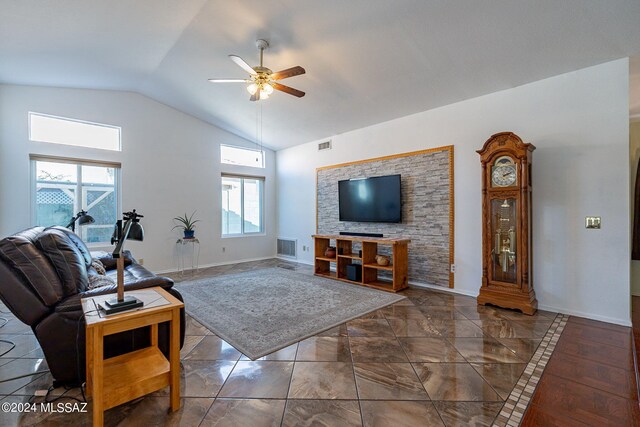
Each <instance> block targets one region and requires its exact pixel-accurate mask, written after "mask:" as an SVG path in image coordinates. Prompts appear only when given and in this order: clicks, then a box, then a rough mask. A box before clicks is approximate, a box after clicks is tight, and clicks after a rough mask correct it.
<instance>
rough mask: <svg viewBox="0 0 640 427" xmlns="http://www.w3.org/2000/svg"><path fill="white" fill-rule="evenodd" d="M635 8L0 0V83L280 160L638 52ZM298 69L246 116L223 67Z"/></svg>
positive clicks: (576, 0)
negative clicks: (62, 94)
mask: <svg viewBox="0 0 640 427" xmlns="http://www.w3.org/2000/svg"><path fill="white" fill-rule="evenodd" d="M639 22H640V1H638V0H611V1H601V0H591V1H589V0H563V1H557V0H536V1H527V0H514V1H503V0H482V1H477V0H466V1H462V0H459V1H455V0H449V1H447V0H437V1H436V0H433V1H426V0H393V1H392V0H349V1H344V0H324V1H294V0H290V1H286V0H234V1H229V0H117V1H114V0H21V1H16V0H0V83H10V84H28V85H46V86H60V87H79V88H99V89H118V90H130V91H136V92H139V93H142V94H144V95H147V96H149V97H151V98H153V99H156V100H158V101H160V102H163V103H165V104H167V105H170V106H172V107H175V108H177V109H179V110H182V111H184V112H186V113H189V114H192V115H194V116H196V117H199V118H201V119H203V120H205V121H207V122H209V123H212V124H214V125H217V126H219V127H222V128H224V129H227V130H229V131H231V132H234V133H236V134H238V135H240V136H243V137H246V138H247V139H249V140H254V139H255V137H256V115H257V114H258V113H259V109H260V108H262V114H263V118H264V120H263V123H264V125H263V138H264V142H265V145H268V146H270V147H272V148H275V149H280V148H284V147H288V146H292V145H296V144H300V143H304V142H308V141H312V140H316V139H319V138H324V137H330V136H331V135H335V134H339V133H342V132H345V131H349V130H352V129H356V128H360V127H363V126H368V125H371V124H374V123H379V122H383V121H387V120H391V119H394V118H397V117H401V116H406V115H409V114H412V113H416V112H419V111H424V110H428V109H431V108H435V107H439V106H443V105H446V104H450V103H453V102H457V101H461V100H464V99H468V98H472V97H476V96H479V95H483V94H487V93H491V92H495V91H498V90H502V89H507V88H511V87H514V86H518V85H522V84H525V83H528V82H532V81H536V80H540V79H543V78H546V77H551V76H554V75H557V74H561V73H565V72H568V71H573V70H577V69H580V68H584V67H587V66H591V65H596V64H599V63H603V62H606V61H610V60H613V59H617V58H622V57H626V56H631V55H634V54H638V53H640V25H639V24H638V23H639ZM257 38H265V39H267V40H268V41H269V42H270V44H271V48H270V49H268V50H267V51H265V65H266V66H268V67H269V68H271V69H272V70H274V71H276V70H279V69H283V68H288V67H290V66H293V65H301V66H303V67H304V68H305V69H306V70H307V74H305V75H302V76H299V77H294V78H291V79H289V80H286V81H285V82H284V83H286V84H288V85H291V86H293V87H296V88H298V89H300V90H303V91H305V92H306V93H307V95H306V96H305V97H304V98H301V99H298V98H295V97H292V96H289V95H286V94H284V93H279V92H278V93H275V94H274V95H273V96H272V97H270V98H269V99H268V100H266V101H261V102H257V103H253V102H250V101H249V99H248V98H249V95H248V93H247V91H246V90H245V88H244V86H243V85H242V84H227V85H222V84H211V83H209V82H208V81H207V79H208V78H211V77H239V78H243V77H245V73H244V72H243V71H242V70H241V69H240V68H239V67H237V66H236V65H235V64H234V63H233V62H231V61H230V60H229V58H228V57H227V55H228V54H231V53H233V54H236V55H239V56H241V57H243V58H244V59H245V60H246V61H247V62H249V63H250V64H251V65H256V64H257V62H258V52H257V50H256V48H255V40H256V39H257Z"/></svg>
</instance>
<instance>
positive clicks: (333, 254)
mask: <svg viewBox="0 0 640 427" xmlns="http://www.w3.org/2000/svg"><path fill="white" fill-rule="evenodd" d="M324 256H325V257H327V258H335V257H336V248H335V247H333V246H329V247H328V248H327V250H326V251H324Z"/></svg>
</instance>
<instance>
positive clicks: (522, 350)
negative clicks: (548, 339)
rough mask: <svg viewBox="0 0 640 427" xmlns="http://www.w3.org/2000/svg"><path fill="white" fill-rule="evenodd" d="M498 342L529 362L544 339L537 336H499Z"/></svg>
mask: <svg viewBox="0 0 640 427" xmlns="http://www.w3.org/2000/svg"><path fill="white" fill-rule="evenodd" d="M498 342H499V343H500V344H502V345H504V346H505V347H507V348H508V349H510V350H511V351H513V352H514V353H515V354H516V356H518V357H519V358H520V359H522V360H523V361H525V362H528V361H529V360H531V357H532V356H533V355H534V354H535V352H536V350H537V349H538V346H539V345H540V343H541V342H542V340H541V339H537V338H534V339H530V338H498Z"/></svg>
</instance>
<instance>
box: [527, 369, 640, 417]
mask: <svg viewBox="0 0 640 427" xmlns="http://www.w3.org/2000/svg"><path fill="white" fill-rule="evenodd" d="M531 402H532V403H533V404H536V405H538V406H540V407H543V408H544V409H545V410H546V411H548V412H551V413H553V414H557V415H558V416H561V417H564V418H574V419H576V420H578V421H581V422H584V423H587V424H590V425H600V426H616V427H617V426H631V425H634V423H635V421H634V415H635V416H637V415H638V414H637V412H638V402H637V401H632V400H628V399H624V398H621V397H619V396H616V395H614V394H611V393H607V392H604V391H601V390H597V389H595V388H592V387H588V386H585V385H582V384H579V383H576V382H573V381H568V380H565V379H563V378H560V377H556V376H555V375H551V374H545V375H544V377H543V378H542V380H541V381H540V383H539V384H538V389H537V390H536V393H535V394H534V396H533V398H532V400H531ZM636 420H637V419H636Z"/></svg>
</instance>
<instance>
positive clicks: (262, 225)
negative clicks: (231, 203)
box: [220, 173, 266, 239]
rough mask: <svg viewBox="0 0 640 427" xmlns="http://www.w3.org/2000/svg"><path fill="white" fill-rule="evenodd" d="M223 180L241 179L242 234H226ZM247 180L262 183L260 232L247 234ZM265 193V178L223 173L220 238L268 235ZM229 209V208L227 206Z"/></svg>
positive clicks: (221, 177)
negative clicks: (245, 203) (245, 212)
mask: <svg viewBox="0 0 640 427" xmlns="http://www.w3.org/2000/svg"><path fill="white" fill-rule="evenodd" d="M223 178H236V179H240V212H241V215H240V229H241V231H240V233H228V234H225V233H224V227H223V225H222V224H223V222H222V221H223V220H224V218H223V215H222V213H223V212H222V208H223V206H224V203H223V197H224V195H223V193H224V190H223V189H222V179H223ZM245 179H253V180H257V181H259V182H260V200H259V204H258V205H259V207H260V231H253V232H245V231H244V222H245V219H244V180H245ZM265 191H266V178H265V177H264V176H256V175H241V174H234V173H222V174H221V176H220V214H221V215H220V237H221V238H222V239H228V238H236V237H252V236H265V235H266V224H265V200H266V197H265ZM227 208H228V206H227Z"/></svg>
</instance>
